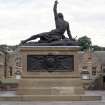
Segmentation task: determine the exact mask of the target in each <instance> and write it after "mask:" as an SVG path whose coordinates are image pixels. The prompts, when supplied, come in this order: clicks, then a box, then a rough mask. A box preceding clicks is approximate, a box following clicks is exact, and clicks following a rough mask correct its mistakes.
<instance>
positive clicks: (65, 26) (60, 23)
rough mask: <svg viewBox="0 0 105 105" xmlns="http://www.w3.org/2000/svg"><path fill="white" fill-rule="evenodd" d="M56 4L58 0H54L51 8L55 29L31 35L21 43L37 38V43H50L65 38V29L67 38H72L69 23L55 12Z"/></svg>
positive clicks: (60, 14)
mask: <svg viewBox="0 0 105 105" xmlns="http://www.w3.org/2000/svg"><path fill="white" fill-rule="evenodd" d="M57 4H58V1H55V3H54V8H53V12H54V17H55V25H56V29H54V30H52V31H50V32H44V33H40V34H37V35H33V36H32V37H30V38H28V39H26V40H24V41H22V43H23V44H24V43H26V42H28V41H30V40H34V39H37V38H40V40H39V42H38V43H51V42H53V41H60V40H62V39H65V36H64V32H65V31H67V34H68V37H69V39H70V40H72V36H71V32H70V29H69V23H68V22H67V21H65V20H64V17H63V14H62V13H57Z"/></svg>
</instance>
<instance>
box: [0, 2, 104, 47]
mask: <svg viewBox="0 0 105 105" xmlns="http://www.w3.org/2000/svg"><path fill="white" fill-rule="evenodd" d="M53 4H54V0H0V44H8V45H15V44H19V43H20V41H21V40H24V39H26V38H28V37H30V36H31V35H34V34H37V33H41V32H47V31H50V30H52V29H54V28H55V24H54V16H53ZM58 12H62V13H63V14H64V18H65V20H67V21H69V23H70V30H71V33H72V36H73V37H75V36H77V38H79V37H81V36H84V35H87V36H88V37H90V38H91V40H92V42H93V45H99V46H104V47H105V0H59V4H58Z"/></svg>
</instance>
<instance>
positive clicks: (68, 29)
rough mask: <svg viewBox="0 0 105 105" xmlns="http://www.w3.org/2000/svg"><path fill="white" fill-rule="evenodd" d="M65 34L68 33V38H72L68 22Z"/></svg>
mask: <svg viewBox="0 0 105 105" xmlns="http://www.w3.org/2000/svg"><path fill="white" fill-rule="evenodd" d="M67 34H68V37H69V39H72V35H71V32H70V28H69V23H68V27H67Z"/></svg>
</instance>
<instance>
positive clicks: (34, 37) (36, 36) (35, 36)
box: [22, 32, 47, 43]
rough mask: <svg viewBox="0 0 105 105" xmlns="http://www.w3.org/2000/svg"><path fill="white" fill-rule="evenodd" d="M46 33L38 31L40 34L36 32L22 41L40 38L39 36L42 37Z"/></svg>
mask: <svg viewBox="0 0 105 105" xmlns="http://www.w3.org/2000/svg"><path fill="white" fill-rule="evenodd" d="M46 33H47V32H45V33H40V34H37V35H33V36H31V37H30V38H28V39H26V40H23V41H22V43H26V42H28V41H30V40H34V39H37V38H40V39H41V37H43V36H44V35H45V34H46Z"/></svg>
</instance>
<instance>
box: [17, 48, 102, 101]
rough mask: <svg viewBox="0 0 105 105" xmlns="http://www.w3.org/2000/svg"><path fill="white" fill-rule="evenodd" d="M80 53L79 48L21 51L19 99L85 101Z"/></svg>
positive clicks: (22, 49) (26, 49)
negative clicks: (80, 68) (79, 64)
mask: <svg viewBox="0 0 105 105" xmlns="http://www.w3.org/2000/svg"><path fill="white" fill-rule="evenodd" d="M78 50H79V47H78V46H75V47H73V46H70V47H69V46H48V47H47V46H46V47H45V46H44V47H41V46H40V47H36V46H35V47H28V46H27V47H24V46H23V47H21V48H20V54H21V57H22V70H23V71H22V79H21V80H20V81H19V86H18V88H17V91H16V92H17V95H19V96H21V97H22V98H23V99H24V98H25V99H24V100H26V99H27V100H33V101H34V100H37V101H38V100H45V101H48V100H55V101H57V100H59V101H60V100H62V101H65V100H68V101H69V100H78V101H79V100H85V98H84V97H86V96H84V95H83V94H84V89H83V87H82V86H83V85H82V81H81V79H80V75H79V73H78V53H77V52H78ZM46 59H47V61H46ZM49 59H50V60H49ZM61 61H62V62H61ZM30 62H31V63H30ZM65 62H66V63H65ZM41 65H42V66H41ZM55 65H56V66H55ZM59 65H60V66H59ZM40 66H41V67H40ZM61 67H62V68H61ZM95 99H100V97H96V98H93V100H95ZM86 100H87V99H86Z"/></svg>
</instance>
